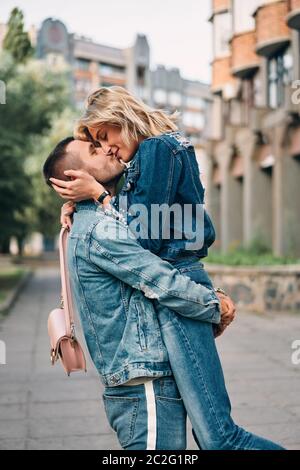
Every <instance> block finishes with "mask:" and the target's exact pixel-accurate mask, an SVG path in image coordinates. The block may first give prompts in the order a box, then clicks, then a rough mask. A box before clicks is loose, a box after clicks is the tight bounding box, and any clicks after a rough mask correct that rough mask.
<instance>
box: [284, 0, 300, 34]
mask: <svg viewBox="0 0 300 470" xmlns="http://www.w3.org/2000/svg"><path fill="white" fill-rule="evenodd" d="M286 21H287V24H288V26H289V27H290V28H293V29H300V0H290V12H289V13H288V15H287V17H286Z"/></svg>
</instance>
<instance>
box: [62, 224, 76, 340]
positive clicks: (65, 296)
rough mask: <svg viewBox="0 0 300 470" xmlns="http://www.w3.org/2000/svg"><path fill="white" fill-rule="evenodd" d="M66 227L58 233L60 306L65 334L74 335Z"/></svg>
mask: <svg viewBox="0 0 300 470" xmlns="http://www.w3.org/2000/svg"><path fill="white" fill-rule="evenodd" d="M67 243H68V229H66V228H62V229H61V231H60V234H59V261H60V277H61V308H62V309H63V310H64V313H65V321H66V328H67V334H68V335H69V336H71V337H75V330H74V310H73V302H72V294H71V289H70V280H69V272H68V264H67Z"/></svg>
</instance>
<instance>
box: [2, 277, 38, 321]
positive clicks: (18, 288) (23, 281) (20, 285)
mask: <svg viewBox="0 0 300 470" xmlns="http://www.w3.org/2000/svg"><path fill="white" fill-rule="evenodd" d="M32 275H33V271H28V272H27V273H25V274H24V276H23V277H22V278H21V279H20V280H19V282H18V284H17V285H16V286H15V288H14V289H13V290H12V292H11V293H10V294H9V295H8V297H7V299H6V300H5V301H4V302H2V303H0V320H1V316H2V315H4V314H5V313H6V312H7V311H8V310H9V309H10V308H11V307H12V306H13V304H14V303H15V301H16V300H17V298H18V296H19V294H20V293H21V292H22V290H23V289H24V287H25V285H26V284H27V282H28V281H29V279H30V278H31V276H32Z"/></svg>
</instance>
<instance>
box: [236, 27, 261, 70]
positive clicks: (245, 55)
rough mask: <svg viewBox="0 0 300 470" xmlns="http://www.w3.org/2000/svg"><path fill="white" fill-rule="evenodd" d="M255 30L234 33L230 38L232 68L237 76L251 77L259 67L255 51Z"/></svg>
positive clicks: (258, 59)
mask: <svg viewBox="0 0 300 470" xmlns="http://www.w3.org/2000/svg"><path fill="white" fill-rule="evenodd" d="M255 45H256V36H255V31H247V32H244V33H240V34H236V35H234V36H233V38H232V40H231V48H232V49H231V50H232V69H231V72H232V74H233V75H234V76H235V77H238V78H251V76H252V75H254V73H255V72H256V71H257V69H258V68H259V62H260V58H259V57H258V55H257V54H256V53H255Z"/></svg>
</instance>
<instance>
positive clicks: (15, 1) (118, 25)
mask: <svg viewBox="0 0 300 470" xmlns="http://www.w3.org/2000/svg"><path fill="white" fill-rule="evenodd" d="M15 6H18V7H19V8H20V9H21V10H22V11H23V13H24V15H25V25H26V27H29V26H30V25H32V24H34V25H36V26H39V25H40V24H41V22H42V21H43V20H44V19H45V18H47V17H52V18H57V19H60V20H61V21H63V22H64V23H65V25H66V26H67V29H68V31H69V32H72V33H77V34H80V35H83V36H87V37H90V38H91V39H92V40H94V41H96V42H99V43H102V44H106V45H110V46H115V47H129V46H131V45H132V44H133V42H134V38H135V36H136V34H137V33H141V34H146V35H147V38H148V41H149V44H150V50H151V64H152V66H153V65H155V64H164V65H166V66H168V67H179V68H180V70H181V73H182V75H183V76H184V77H185V78H189V79H193V80H200V81H202V82H205V83H209V82H210V81H211V67H210V62H211V60H212V38H211V24H210V23H209V22H208V18H209V16H210V8H211V0H106V1H104V0H47V1H45V0H0V22H2V23H3V22H4V23H6V22H7V21H8V18H9V13H10V11H11V10H12V8H14V7H15Z"/></svg>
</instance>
